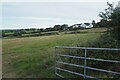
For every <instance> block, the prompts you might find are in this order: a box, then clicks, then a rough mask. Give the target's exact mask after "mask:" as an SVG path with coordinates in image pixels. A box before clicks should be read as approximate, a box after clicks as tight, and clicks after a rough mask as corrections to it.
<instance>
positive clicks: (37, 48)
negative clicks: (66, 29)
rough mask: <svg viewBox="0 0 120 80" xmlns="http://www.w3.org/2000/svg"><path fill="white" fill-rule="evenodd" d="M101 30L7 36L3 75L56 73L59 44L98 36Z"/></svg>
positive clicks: (22, 75) (46, 75)
mask: <svg viewBox="0 0 120 80" xmlns="http://www.w3.org/2000/svg"><path fill="white" fill-rule="evenodd" d="M101 34H102V33H85V34H76V35H75V34H60V35H51V36H40V37H26V38H14V39H3V40H2V50H3V51H2V52H3V54H2V56H3V60H2V64H3V77H4V78H7V77H8V78H16V77H17V78H20V77H28V78H29V77H32V78H33V77H40V78H44V77H47V78H52V77H55V75H54V48H55V46H76V45H77V44H78V43H82V42H86V41H88V40H94V39H96V38H98V37H99V36H100V35H101ZM78 38H79V39H78ZM78 40H79V41H78Z"/></svg>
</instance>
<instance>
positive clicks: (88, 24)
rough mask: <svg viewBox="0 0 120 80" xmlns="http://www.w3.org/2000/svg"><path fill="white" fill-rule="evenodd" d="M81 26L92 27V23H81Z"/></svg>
mask: <svg viewBox="0 0 120 80" xmlns="http://www.w3.org/2000/svg"><path fill="white" fill-rule="evenodd" d="M81 27H83V28H92V27H93V25H92V23H82V24H81Z"/></svg>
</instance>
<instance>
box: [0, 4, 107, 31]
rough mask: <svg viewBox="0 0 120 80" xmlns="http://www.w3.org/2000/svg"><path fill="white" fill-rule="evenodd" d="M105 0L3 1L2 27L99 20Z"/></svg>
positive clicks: (40, 26)
mask: <svg viewBox="0 0 120 80" xmlns="http://www.w3.org/2000/svg"><path fill="white" fill-rule="evenodd" d="M106 7H107V6H106V2H9V3H7V2H5V3H2V29H21V28H46V27H53V26H54V25H56V24H68V25H72V24H79V23H82V22H92V20H96V21H99V19H100V18H99V16H98V14H99V12H100V11H103V10H104V9H105V8H106Z"/></svg>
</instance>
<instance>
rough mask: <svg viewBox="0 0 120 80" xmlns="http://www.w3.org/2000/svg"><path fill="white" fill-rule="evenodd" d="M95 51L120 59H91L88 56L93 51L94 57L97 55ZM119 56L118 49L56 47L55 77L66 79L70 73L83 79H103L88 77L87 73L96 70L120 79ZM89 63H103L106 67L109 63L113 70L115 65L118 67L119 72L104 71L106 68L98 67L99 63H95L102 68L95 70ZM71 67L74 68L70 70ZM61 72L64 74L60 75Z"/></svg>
mask: <svg viewBox="0 0 120 80" xmlns="http://www.w3.org/2000/svg"><path fill="white" fill-rule="evenodd" d="M70 50H71V51H70ZM78 50H79V51H78ZM81 50H82V51H81ZM95 50H97V52H98V51H109V53H110V54H113V55H117V56H118V57H117V58H116V57H115V59H116V60H115V59H112V60H111V59H101V58H98V57H100V56H97V58H94V57H89V56H88V55H89V54H90V52H91V51H92V52H91V53H92V55H97V54H96V53H93V52H95ZM113 51H114V52H115V53H114V52H113ZM70 52H72V53H70ZM80 52H83V55H82V54H80ZM66 53H69V54H66ZM75 53H77V54H79V55H73V54H75ZM98 53H99V52H98ZM100 53H101V52H100ZM106 53H107V54H109V53H108V52H106ZM103 54H105V53H102V54H101V55H103ZM118 54H120V49H116V48H87V47H67V46H56V47H55V75H56V76H58V77H61V78H66V74H67V73H70V74H73V75H77V76H80V77H83V78H95V79H99V78H102V77H95V76H93V75H92V76H91V75H88V73H87V72H88V71H89V70H94V71H97V72H103V73H108V74H110V75H114V76H115V75H117V76H119V77H120V68H119V65H120V60H119V55H118ZM80 55H81V56H80ZM106 57H107V56H106ZM76 59H78V60H79V61H76ZM80 60H82V61H80ZM89 61H97V63H98V62H103V63H105V64H106V65H107V63H111V64H110V66H111V68H112V67H113V66H114V65H115V67H117V68H116V69H117V70H114V71H112V70H110V69H108V68H106V69H104V67H105V66H102V67H101V66H100V65H97V63H95V65H97V66H100V67H101V68H99V67H98V68H95V67H94V66H93V67H91V66H89V65H87V64H89V63H88V62H89ZM77 63H80V64H77ZM82 63H83V64H82ZM91 63H92V64H93V62H91ZM103 63H102V64H103ZM113 63H115V64H113ZM116 64H117V65H116ZM69 66H72V68H71V67H70V69H69ZM110 66H109V64H108V67H109V68H110ZM73 67H76V68H78V69H76V70H75V71H74V70H73V69H75V68H73ZM79 68H82V69H79ZM113 68H114V67H113ZM82 70H83V71H82ZM60 72H62V73H60ZM80 72H81V73H80ZM89 74H92V72H91V73H90V71H89ZM95 74H96V75H97V73H95ZM95 74H94V75H95ZM102 76H103V75H102ZM69 77H73V76H69Z"/></svg>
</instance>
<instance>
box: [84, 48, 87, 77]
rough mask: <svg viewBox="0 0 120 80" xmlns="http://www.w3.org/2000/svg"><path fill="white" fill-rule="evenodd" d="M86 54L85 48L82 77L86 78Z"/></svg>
mask: <svg viewBox="0 0 120 80" xmlns="http://www.w3.org/2000/svg"><path fill="white" fill-rule="evenodd" d="M86 55H87V50H86V48H85V55H84V79H85V78H86Z"/></svg>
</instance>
